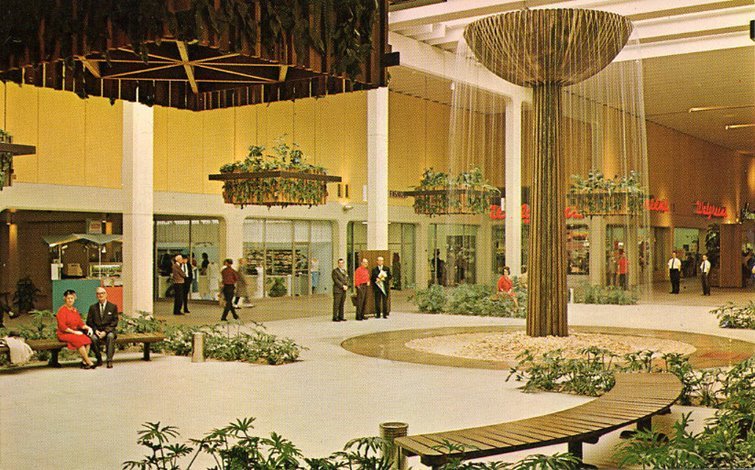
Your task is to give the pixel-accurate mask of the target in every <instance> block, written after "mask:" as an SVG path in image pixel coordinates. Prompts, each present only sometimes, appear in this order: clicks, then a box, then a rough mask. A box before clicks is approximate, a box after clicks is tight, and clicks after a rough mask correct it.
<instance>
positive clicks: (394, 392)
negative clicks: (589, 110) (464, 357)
mask: <svg viewBox="0 0 755 470" xmlns="http://www.w3.org/2000/svg"><path fill="white" fill-rule="evenodd" d="M749 298H751V296H750V297H744V296H742V295H741V293H740V292H732V293H731V295H729V293H728V292H727V293H721V292H716V291H715V290H714V295H713V296H712V297H710V298H706V297H700V298H699V299H698V298H697V297H695V296H693V294H691V293H689V292H685V291H683V293H682V294H680V295H678V296H674V298H673V299H665V298H664V297H658V298H655V299H654V300H653V302H652V303H647V302H643V303H641V304H639V305H635V306H622V307H618V306H596V305H570V308H569V321H570V325H572V326H574V327H591V328H598V329H602V328H603V327H611V328H631V329H649V328H652V329H656V330H664V331H672V332H678V336H679V338H684V337H690V336H692V335H691V334H692V333H697V334H700V335H712V336H714V337H720V338H724V339H723V340H720V341H722V343H720V345H721V346H720V347H719V348H718V349H719V350H722V351H724V352H726V351H734V350H735V349H730V348H728V346H727V344H728V342H729V340H728V338H731V339H732V340H735V339H736V340H741V341H744V342H746V343H737V342H734V341H732V342H731V344H736V345H737V346H736V351H737V352H738V353H742V354H747V352H748V351H747V346H748V345H749V346H750V349H749V354H755V331H745V330H723V329H719V328H718V326H717V322H716V319H715V317H714V316H713V315H711V314H710V313H708V311H709V310H710V309H711V308H712V307H714V306H715V305H718V304H721V303H724V302H725V301H727V300H729V299H732V300H734V299H736V300H737V301H738V302H743V301H744V300H748V299H749ZM672 301H673V303H670V302H672ZM698 302H704V303H705V305H704V306H699V305H697V304H698ZM329 305H330V298H328V297H326V296H314V297H312V298H306V299H284V300H281V299H265V300H263V301H260V302H258V304H257V307H255V308H253V309H242V310H241V312H240V314H241V317H242V319H243V320H244V321H250V320H255V321H264V322H265V325H266V326H267V328H268V331H270V332H272V333H274V334H278V335H283V336H288V337H291V338H293V339H294V340H295V341H297V342H298V343H300V344H302V345H304V346H306V347H307V348H308V349H307V350H306V351H304V353H303V354H302V357H301V361H300V362H297V363H295V364H290V365H286V366H279V367H272V366H262V365H250V364H243V363H222V362H206V363H200V364H196V363H191V362H190V360H189V359H188V358H182V357H171V356H161V355H155V357H154V360H153V361H152V362H151V363H144V362H142V361H139V360H138V354H136V353H131V354H120V355H119V356H117V357H116V363H115V368H114V369H110V370H108V369H103V368H99V369H97V370H95V371H83V370H80V369H78V368H76V367H65V368H63V369H48V368H44V367H30V368H25V369H23V370H19V371H13V372H5V373H0V390H2V394H3V398H2V400H0V423H1V425H0V468H1V469H6V468H8V469H27V468H28V469H35V470H38V469H45V468H51V466H54V467H55V468H63V469H111V468H112V469H116V468H120V464H121V463H122V462H123V461H124V460H127V459H134V458H137V457H139V456H141V455H142V453H143V449H141V448H139V447H138V446H137V445H136V443H135V441H136V437H137V435H136V432H137V430H138V429H139V426H140V424H141V423H143V422H146V421H160V422H161V423H163V424H173V425H176V426H178V427H179V428H180V431H181V435H182V436H183V437H184V438H187V439H188V438H198V437H201V435H202V434H203V433H205V432H207V431H209V430H210V429H212V428H214V427H218V426H222V425H224V424H227V423H228V422H230V421H231V420H233V419H235V418H238V417H244V416H254V417H256V418H257V421H256V422H255V426H256V431H257V432H258V433H259V434H260V435H266V434H268V433H269V432H271V431H276V432H278V433H280V434H282V435H283V436H284V437H286V438H288V439H291V440H292V441H293V442H294V443H295V444H296V445H298V446H299V447H300V448H301V450H302V451H303V452H304V454H305V455H307V456H315V457H316V456H325V455H328V454H329V453H331V452H333V451H336V450H338V449H340V448H341V447H342V446H343V444H345V443H346V442H347V441H348V440H349V439H351V438H354V437H359V436H365V435H374V434H376V433H377V430H378V425H379V423H381V422H385V421H394V420H395V421H405V422H407V423H409V429H410V432H412V433H422V432H430V431H440V430H446V429H454V428H459V427H467V426H479V425H483V424H491V423H498V422H503V421H508V420H514V419H519V418H525V417H529V416H535V415H540V414H544V413H549V412H552V411H556V410H560V409H564V408H568V407H572V406H574V405H576V404H579V403H583V402H585V401H586V400H588V399H587V398H583V397H576V396H569V395H560V394H550V393H536V394H524V393H522V392H520V391H519V390H518V389H517V387H519V384H517V383H514V382H511V381H509V382H506V380H505V378H506V376H507V375H508V374H507V373H506V372H505V371H501V370H496V369H481V368H469V367H447V366H446V365H441V364H417V363H410V362H404V361H398V360H391V359H389V358H388V357H389V353H391V352H392V350H393V347H392V346H390V345H382V346H381V345H376V346H375V347H377V348H378V349H377V354H375V356H377V357H370V356H365V355H362V354H354V353H352V352H350V351H348V350H346V349H344V348H343V347H341V343H342V342H343V341H345V340H348V339H349V338H353V337H358V336H362V335H366V334H372V333H377V334H383V333H388V332H396V331H398V332H399V333H393V334H397V335H399V336H401V335H405V334H407V332H410V331H412V330H433V329H436V328H472V327H473V328H477V327H482V328H490V327H494V328H504V327H521V326H522V325H523V320H520V319H501V318H482V317H466V316H447V315H426V314H418V313H410V312H411V308H412V307H411V305H410V304H408V303H407V301H406V293H403V292H402V293H397V295H396V297H395V298H394V312H393V313H392V315H391V317H390V318H389V319H387V320H374V319H370V320H368V321H365V322H356V321H353V310H350V312H352V313H350V314H348V317H349V318H350V321H347V322H345V323H333V322H331V321H330V314H329V309H330V306H329ZM170 308H171V306H170V305H169V304H168V303H167V302H165V303H162V302H160V303H158V304H157V306H156V310H157V315H158V317H160V318H166V319H167V320H168V321H171V322H174V321H176V322H182V323H183V322H190V323H207V322H215V321H217V320H218V318H219V316H220V308H219V307H218V306H217V305H202V304H199V303H196V304H192V305H191V307H190V308H191V314H189V315H187V316H186V317H177V318H174V317H172V316H171V315H170ZM14 322H15V320H14ZM676 335H677V333H672V334H671V336H673V337H675V338H676V337H677V336H676ZM711 341H719V340H718V339H717V338H714V339H713V340H711ZM381 347H382V348H383V349H382V350H381V349H380V348H381ZM719 359H720V358H719ZM724 360H725V359H724ZM682 411H686V409H682V408H681V407H674V413H673V414H672V415H670V416H666V417H661V418H660V419H658V420H657V423H660V424H661V425H662V426H669V425H670V423H672V422H673V420H674V419H675V418H678V417H679V414H680V413H681V412H682ZM709 414H710V410H705V409H694V414H693V417H694V418H695V425H697V426H701V425H702V424H703V419H704V418H705V417H706V416H708V415H709ZM614 434H615V433H612V434H611V435H608V436H605V437H604V438H602V439H601V441H600V442H599V443H598V444H597V445H588V446H586V447H585V458H586V461H588V462H591V463H596V464H598V465H600V466H602V467H611V466H612V463H611V460H610V454H611V452H612V450H613V446H614V444H615V442H617V438H616V436H615V435H614ZM563 451H565V446H554V447H551V448H543V449H540V450H539V452H542V453H553V452H563ZM523 456H524V454H522V453H519V454H511V455H506V456H503V457H502V459H504V460H516V459H519V458H522V457H523ZM210 464H211V463H210V462H199V463H198V464H195V467H194V468H205V467H206V466H209V465H210ZM410 465H412V466H413V467H415V468H418V467H420V465H419V463H418V462H416V461H410Z"/></svg>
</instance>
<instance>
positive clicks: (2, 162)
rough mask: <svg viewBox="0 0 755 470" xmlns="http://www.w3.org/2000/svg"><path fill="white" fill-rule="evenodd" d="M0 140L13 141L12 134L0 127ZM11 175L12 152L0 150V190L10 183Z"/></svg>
mask: <svg viewBox="0 0 755 470" xmlns="http://www.w3.org/2000/svg"><path fill="white" fill-rule="evenodd" d="M0 142H4V143H9V144H10V143H13V136H11V135H10V134H9V133H7V132H5V130H3V129H0ZM12 176H13V154H12V153H10V152H0V191H2V190H3V188H4V187H6V186H10V185H11V178H12Z"/></svg>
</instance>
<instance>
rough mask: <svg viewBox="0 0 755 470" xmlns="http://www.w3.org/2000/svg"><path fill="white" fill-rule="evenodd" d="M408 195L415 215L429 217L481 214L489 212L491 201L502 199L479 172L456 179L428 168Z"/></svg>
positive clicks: (497, 191)
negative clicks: (412, 201)
mask: <svg viewBox="0 0 755 470" xmlns="http://www.w3.org/2000/svg"><path fill="white" fill-rule="evenodd" d="M409 193H410V194H411V195H413V196H414V212H416V213H417V214H425V215H429V216H430V217H432V216H435V215H447V214H484V213H485V212H488V211H489V210H490V201H491V200H492V199H493V198H496V197H498V198H500V196H501V191H500V190H499V189H498V188H496V187H495V186H492V185H490V184H489V183H488V182H487V180H485V178H484V177H483V175H482V170H480V169H479V168H473V169H471V170H470V171H467V172H464V173H460V174H459V175H457V176H455V177H452V176H450V175H449V174H448V173H444V172H440V171H435V170H433V169H432V168H428V169H426V170H425V171H424V173H422V179H421V180H420V183H419V186H415V187H414V190H413V191H410V192H409Z"/></svg>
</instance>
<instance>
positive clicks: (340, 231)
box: [333, 219, 349, 267]
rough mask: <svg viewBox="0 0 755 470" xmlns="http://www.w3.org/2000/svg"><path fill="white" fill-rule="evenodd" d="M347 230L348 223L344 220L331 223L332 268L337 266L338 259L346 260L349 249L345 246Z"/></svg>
mask: <svg viewBox="0 0 755 470" xmlns="http://www.w3.org/2000/svg"><path fill="white" fill-rule="evenodd" d="M348 229H349V221H348V220H344V219H338V220H336V221H335V222H334V223H333V231H334V232H335V233H334V235H333V249H334V250H335V253H334V256H333V266H334V267H335V266H337V261H338V258H343V259H344V261H345V260H347V259H348V252H349V247H348V246H347V241H348V237H347V235H346V232H347V230H348Z"/></svg>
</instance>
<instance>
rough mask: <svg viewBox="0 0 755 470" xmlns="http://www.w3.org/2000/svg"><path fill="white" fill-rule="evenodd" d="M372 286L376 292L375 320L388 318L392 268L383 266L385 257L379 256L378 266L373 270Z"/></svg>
mask: <svg viewBox="0 0 755 470" xmlns="http://www.w3.org/2000/svg"><path fill="white" fill-rule="evenodd" d="M371 280H372V285H373V286H374V291H375V318H380V314H381V313H382V315H383V318H388V314H389V313H390V311H389V309H388V299H389V296H390V294H391V268H389V267H388V266H383V257H382V256H378V258H377V266H375V268H374V269H373V270H372V277H371Z"/></svg>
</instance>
